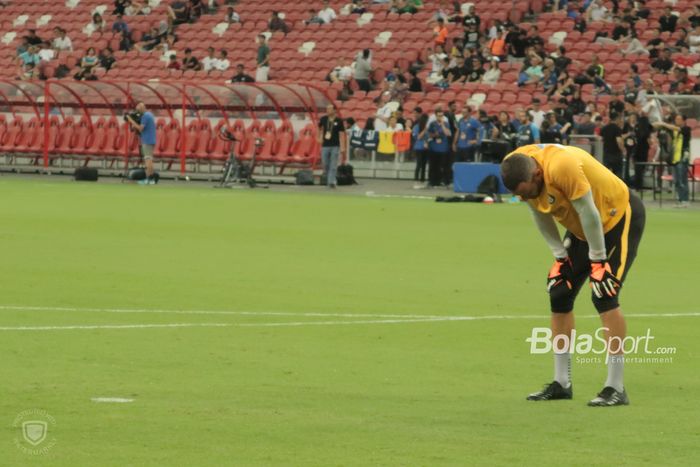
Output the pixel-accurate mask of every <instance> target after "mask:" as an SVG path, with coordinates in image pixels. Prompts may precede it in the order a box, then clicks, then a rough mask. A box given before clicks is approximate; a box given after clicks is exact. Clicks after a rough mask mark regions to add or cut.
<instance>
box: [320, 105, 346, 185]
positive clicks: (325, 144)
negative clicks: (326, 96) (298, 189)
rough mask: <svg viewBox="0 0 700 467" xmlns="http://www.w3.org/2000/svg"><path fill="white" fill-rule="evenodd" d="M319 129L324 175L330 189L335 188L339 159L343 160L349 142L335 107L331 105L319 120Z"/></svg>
mask: <svg viewBox="0 0 700 467" xmlns="http://www.w3.org/2000/svg"><path fill="white" fill-rule="evenodd" d="M318 129H319V131H318V144H319V146H321V161H322V163H323V175H324V176H325V177H326V183H327V184H328V187H329V188H335V186H336V183H337V181H336V172H337V170H338V159H339V158H342V156H343V153H344V152H345V148H346V147H347V144H346V143H347V142H346V136H345V128H344V125H343V120H342V119H340V118H338V117H337V115H336V113H335V106H334V105H332V104H330V105H329V106H328V107H327V108H326V115H324V116H323V117H321V119H320V120H319V122H318Z"/></svg>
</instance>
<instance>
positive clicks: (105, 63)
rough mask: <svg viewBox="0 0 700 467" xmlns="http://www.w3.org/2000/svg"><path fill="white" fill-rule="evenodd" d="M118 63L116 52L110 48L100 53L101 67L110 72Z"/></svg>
mask: <svg viewBox="0 0 700 467" xmlns="http://www.w3.org/2000/svg"><path fill="white" fill-rule="evenodd" d="M114 62H116V60H115V58H114V52H113V51H112V49H110V48H109V47H107V48H105V49H102V50H101V51H100V66H101V67H102V68H104V69H105V70H107V71H109V70H110V69H111V68H112V65H114Z"/></svg>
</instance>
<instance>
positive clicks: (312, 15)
mask: <svg viewBox="0 0 700 467" xmlns="http://www.w3.org/2000/svg"><path fill="white" fill-rule="evenodd" d="M304 24H305V25H307V26H308V25H309V24H325V23H324V21H323V20H322V19H321V18H319V16H318V14H317V12H316V10H314V9H313V8H310V9H309V19H305V20H304Z"/></svg>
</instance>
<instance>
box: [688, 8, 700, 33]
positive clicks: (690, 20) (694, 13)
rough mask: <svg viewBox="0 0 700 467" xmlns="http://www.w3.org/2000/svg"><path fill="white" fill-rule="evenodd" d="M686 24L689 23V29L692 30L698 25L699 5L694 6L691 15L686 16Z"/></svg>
mask: <svg viewBox="0 0 700 467" xmlns="http://www.w3.org/2000/svg"><path fill="white" fill-rule="evenodd" d="M688 23H690V27H691V28H693V29H695V28H696V27H697V26H698V25H700V4H696V5H695V6H694V7H693V11H692V13H691V14H690V16H688Z"/></svg>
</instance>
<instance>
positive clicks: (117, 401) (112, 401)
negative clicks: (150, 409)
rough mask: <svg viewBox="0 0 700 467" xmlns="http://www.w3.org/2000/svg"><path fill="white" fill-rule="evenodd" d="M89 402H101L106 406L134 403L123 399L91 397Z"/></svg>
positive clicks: (132, 400)
mask: <svg viewBox="0 0 700 467" xmlns="http://www.w3.org/2000/svg"><path fill="white" fill-rule="evenodd" d="M90 400H91V401H92V402H103V403H107V404H128V403H129V402H134V399H127V398H125V397H93V398H92V399H90Z"/></svg>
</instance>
